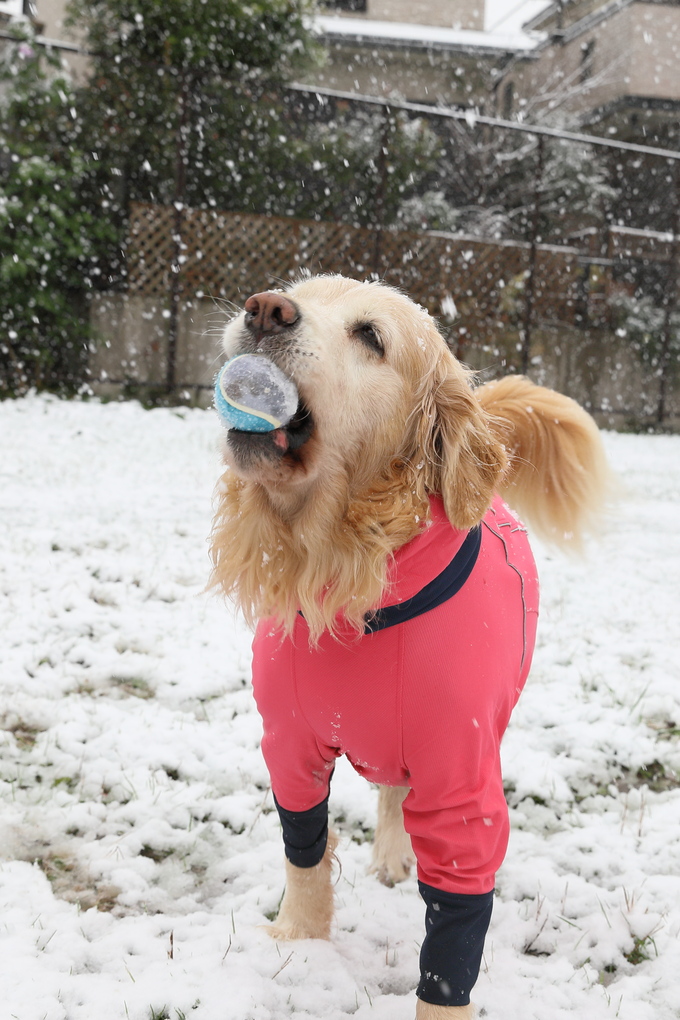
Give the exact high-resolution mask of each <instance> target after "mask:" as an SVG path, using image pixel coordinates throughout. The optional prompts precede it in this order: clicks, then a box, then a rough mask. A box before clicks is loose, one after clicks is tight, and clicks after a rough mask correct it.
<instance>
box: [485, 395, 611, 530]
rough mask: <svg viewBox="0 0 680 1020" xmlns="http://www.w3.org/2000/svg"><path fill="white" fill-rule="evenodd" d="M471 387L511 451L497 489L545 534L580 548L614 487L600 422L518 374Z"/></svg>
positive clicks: (592, 528) (528, 521)
mask: <svg viewBox="0 0 680 1020" xmlns="http://www.w3.org/2000/svg"><path fill="white" fill-rule="evenodd" d="M476 393H477V396H478V397H479V400H480V403H481V404H482V406H483V408H484V410H485V411H486V412H487V413H488V415H489V416H490V420H489V424H490V427H491V429H492V431H493V432H495V433H496V435H497V436H498V437H499V439H500V440H501V442H502V443H503V445H504V446H505V448H506V451H507V454H508V467H507V469H506V471H505V473H504V475H503V478H502V481H501V484H500V485H499V491H500V493H501V495H502V496H503V497H504V499H506V500H507V501H508V503H509V504H510V505H511V506H513V507H514V508H515V509H516V510H517V512H518V513H519V514H520V516H521V517H523V518H525V519H526V521H527V523H528V524H529V525H530V526H531V527H532V529H533V530H534V531H535V532H536V533H537V534H538V535H540V536H541V537H542V538H545V539H548V540H549V541H551V542H557V543H558V544H560V545H563V546H570V547H571V548H573V549H579V548H580V546H581V543H582V540H583V537H584V534H585V533H586V532H588V531H593V530H595V529H596V527H597V525H598V523H599V520H600V519H601V518H602V515H603V511H604V508H605V504H606V502H607V498H608V495H609V494H610V492H611V490H612V488H613V483H612V475H611V473H610V470H609V468H608V466H607V462H606V459H605V455H604V450H603V447H602V440H601V438H600V435H599V432H598V429H597V425H596V424H595V422H594V421H593V419H592V418H591V417H590V415H589V414H588V413H587V412H586V411H584V410H583V408H582V407H579V405H578V404H577V403H576V402H575V401H574V400H572V399H571V398H570V397H565V396H563V395H562V394H561V393H556V392H555V391H554V390H549V389H546V388H545V387H543V386H536V385H534V383H532V382H530V381H529V380H528V379H526V378H524V377H523V376H506V378H505V379H500V380H499V381H498V382H491V383H487V384H486V385H485V386H481V387H480V388H479V389H478V390H477V391H476Z"/></svg>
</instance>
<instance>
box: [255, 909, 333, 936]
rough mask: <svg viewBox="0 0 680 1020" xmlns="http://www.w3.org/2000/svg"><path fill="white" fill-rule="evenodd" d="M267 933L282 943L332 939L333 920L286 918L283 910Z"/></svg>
mask: <svg viewBox="0 0 680 1020" xmlns="http://www.w3.org/2000/svg"><path fill="white" fill-rule="evenodd" d="M265 931H266V932H267V934H268V935H269V936H270V938H273V939H280V940H282V941H287V940H289V939H290V940H291V941H292V940H293V939H326V941H328V939H330V937H331V919H330V918H328V919H326V918H323V919H321V920H320V919H319V918H312V917H309V918H304V919H303V918H300V917H296V918H294V917H284V916H283V910H282V911H281V913H280V914H279V916H278V917H277V918H276V920H275V921H274V923H273V924H271V925H268V926H267V927H266V928H265Z"/></svg>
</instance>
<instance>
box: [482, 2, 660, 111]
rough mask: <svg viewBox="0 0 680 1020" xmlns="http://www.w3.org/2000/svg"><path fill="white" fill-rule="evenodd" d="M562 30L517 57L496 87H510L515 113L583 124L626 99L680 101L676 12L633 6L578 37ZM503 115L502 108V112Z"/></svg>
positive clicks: (500, 103)
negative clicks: (559, 114) (553, 115)
mask: <svg viewBox="0 0 680 1020" xmlns="http://www.w3.org/2000/svg"><path fill="white" fill-rule="evenodd" d="M573 31H574V30H573V28H572V29H571V30H567V32H566V33H565V36H564V37H563V38H562V39H560V38H558V37H556V38H554V39H553V40H551V42H550V43H549V44H547V45H545V46H544V47H542V48H540V49H539V50H538V51H536V53H535V54H534V56H533V58H529V59H526V58H520V59H519V60H517V61H515V62H514V64H513V65H512V66H511V67H509V68H508V69H507V70H506V72H505V74H504V75H503V77H502V79H501V81H500V82H499V84H498V86H497V102H496V108H497V110H498V111H499V112H501V110H502V107H503V96H504V90H505V88H506V87H507V85H508V84H510V83H512V85H513V86H514V93H515V96H516V101H515V106H514V110H513V111H512V112H513V113H514V114H516V113H517V112H518V109H520V108H521V109H523V110H524V111H525V112H531V111H533V110H540V111H541V112H542V113H544V114H545V112H546V111H547V109H548V108H551V109H554V110H561V111H564V112H565V113H566V114H569V115H571V116H572V117H573V116H576V117H578V116H579V115H581V117H583V118H584V119H585V118H586V117H587V115H588V113H589V112H590V111H592V110H599V109H601V108H603V107H608V106H609V105H610V104H613V103H615V102H616V101H617V100H622V99H623V98H624V97H630V96H633V97H634V96H639V97H643V98H653V99H665V100H680V7H679V6H678V5H677V4H670V3H665V4H662V3H644V2H641V3H633V4H630V5H628V6H626V7H624V8H622V9H621V10H618V11H616V12H614V13H612V14H611V15H610V16H609V17H608V18H606V19H605V20H603V21H600V22H599V23H598V24H595V25H593V26H592V27H590V28H588V27H585V26H584V30H582V31H578V32H575V33H574V34H573V35H572V32H573ZM504 112H505V113H507V112H508V110H507V109H505V111H504Z"/></svg>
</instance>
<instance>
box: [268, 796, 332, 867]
mask: <svg viewBox="0 0 680 1020" xmlns="http://www.w3.org/2000/svg"><path fill="white" fill-rule="evenodd" d="M274 803H275V804H276V810H277V811H278V813H279V818H280V819H281V828H282V829H283V845H284V847H285V850H286V857H287V858H288V860H289V861H290V863H291V864H294V865H295V866H296V867H297V868H313V867H314V865H315V864H318V863H319V861H320V860H321V858H322V857H323V855H324V852H325V850H326V843H327V841H328V797H326V799H325V800H322V801H321V803H320V804H317V805H316V807H313V808H310V809H309V810H308V811H287V810H286V808H282V807H281V805H280V804H279V802H278V801H277V799H276V797H274Z"/></svg>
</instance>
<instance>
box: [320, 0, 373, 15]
mask: <svg viewBox="0 0 680 1020" xmlns="http://www.w3.org/2000/svg"><path fill="white" fill-rule="evenodd" d="M321 5H322V7H331V8H332V9H333V10H334V11H356V12H360V11H363V12H364V13H365V12H366V10H367V0H321Z"/></svg>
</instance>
